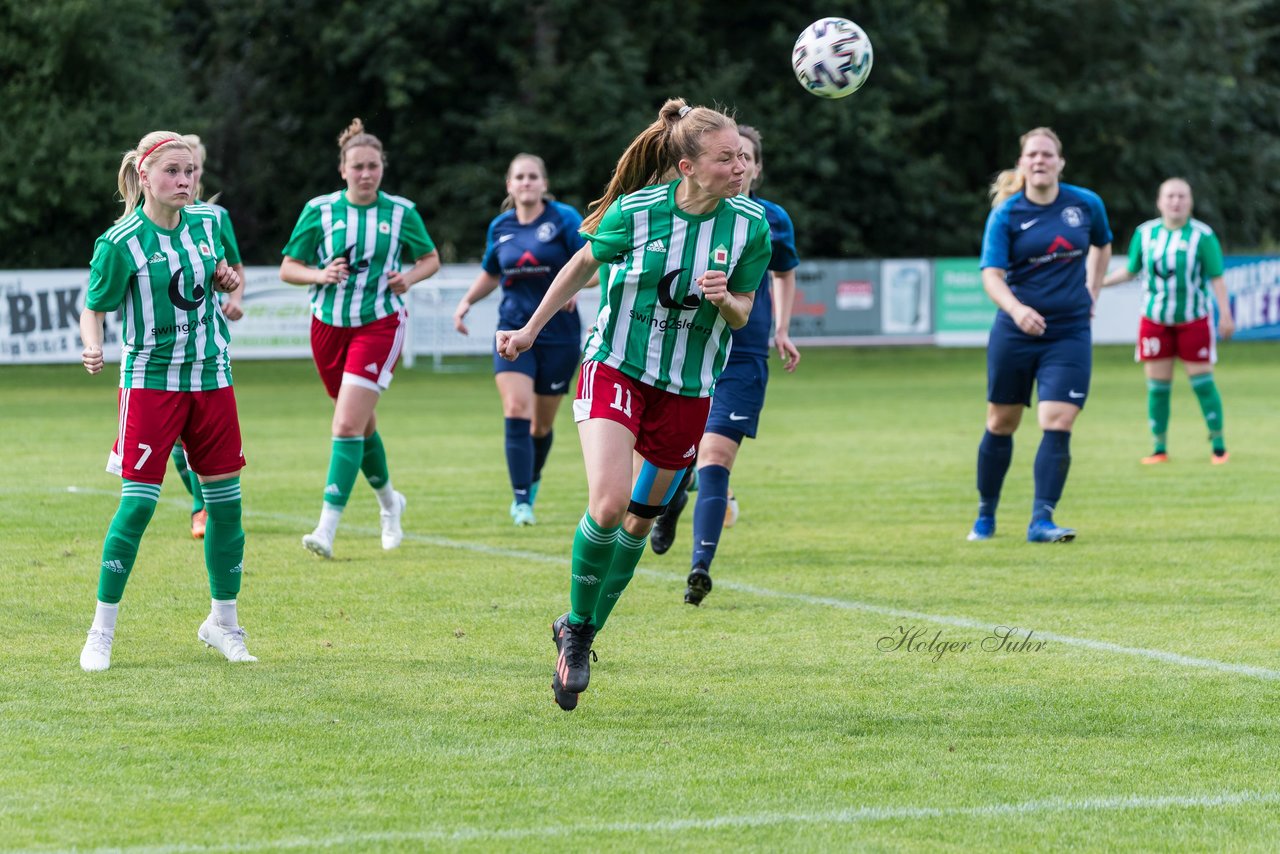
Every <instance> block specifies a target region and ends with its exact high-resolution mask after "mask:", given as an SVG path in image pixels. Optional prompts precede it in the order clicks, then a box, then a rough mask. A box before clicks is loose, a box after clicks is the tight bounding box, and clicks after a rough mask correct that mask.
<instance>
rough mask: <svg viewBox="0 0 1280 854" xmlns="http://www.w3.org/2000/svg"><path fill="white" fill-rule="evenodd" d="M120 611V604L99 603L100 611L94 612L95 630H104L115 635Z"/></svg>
mask: <svg viewBox="0 0 1280 854" xmlns="http://www.w3.org/2000/svg"><path fill="white" fill-rule="evenodd" d="M119 610H120V603H119V602H117V603H115V604H114V605H109V604H107V603H106V602H99V603H98V609H97V610H96V611H94V612H93V627H94V628H95V629H104V630H105V631H108V632H111V633H113V634H114V633H115V630H116V613H117V612H118V611H119Z"/></svg>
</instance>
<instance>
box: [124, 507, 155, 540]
mask: <svg viewBox="0 0 1280 854" xmlns="http://www.w3.org/2000/svg"><path fill="white" fill-rule="evenodd" d="M155 512H156V503H155V502H154V501H139V500H131V501H121V502H120V507H119V508H118V509H117V510H116V518H115V526H118V527H119V528H120V530H122V531H124V532H127V533H128V534H131V535H133V536H138V537H140V536H142V532H143V531H145V530H146V529H147V525H148V524H150V523H151V517H152V516H153V515H155Z"/></svg>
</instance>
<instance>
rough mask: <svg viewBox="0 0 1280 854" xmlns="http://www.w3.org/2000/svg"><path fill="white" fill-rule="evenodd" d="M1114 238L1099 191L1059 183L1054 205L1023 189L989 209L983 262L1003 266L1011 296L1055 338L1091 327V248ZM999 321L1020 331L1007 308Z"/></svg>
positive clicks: (998, 266) (987, 264)
mask: <svg viewBox="0 0 1280 854" xmlns="http://www.w3.org/2000/svg"><path fill="white" fill-rule="evenodd" d="M1110 242H1111V227H1110V225H1108V223H1107V212H1106V209H1105V208H1104V207H1103V204H1102V199H1101V198H1099V197H1098V194H1097V193H1095V192H1093V191H1092V190H1086V189H1085V188H1084V187H1077V186H1075V185H1073V184H1059V185H1058V198H1056V199H1054V200H1053V202H1052V203H1050V204H1047V205H1037V204H1034V203H1032V202H1031V201H1029V200H1028V199H1027V197H1026V195H1025V194H1024V193H1021V192H1019V193H1016V194H1014V195H1013V196H1011V197H1010V198H1008V199H1006V200H1005V201H1004V203H1003V204H1001V205H1000V206H999V207H997V208H995V209H994V210H993V211H991V213H990V214H989V215H988V216H987V226H986V231H985V232H984V233H983V237H982V263H981V266H982V267H983V268H986V267H996V268H999V269H1002V270H1004V271H1005V281H1006V282H1008V284H1009V288H1010V289H1011V290H1012V291H1013V295H1014V296H1015V297H1017V298H1018V301H1019V302H1021V303H1023V304H1025V305H1028V306H1030V307H1031V308H1033V309H1035V310H1036V311H1038V312H1039V313H1040V314H1041V316H1043V317H1044V319H1045V321H1046V329H1045V335H1047V336H1050V337H1053V336H1055V335H1056V334H1058V333H1065V332H1067V331H1068V330H1072V329H1076V328H1079V327H1082V326H1088V325H1089V314H1090V311H1091V309H1092V307H1093V299H1092V298H1091V297H1090V296H1089V290H1088V288H1087V287H1086V285H1085V279H1086V260H1087V258H1088V255H1089V247H1090V246H1091V245H1092V246H1106V245H1107V244H1108V243H1110ZM996 322H997V324H1005V325H1007V326H1009V327H1011V328H1013V329H1017V325H1016V324H1014V323H1013V319H1012V318H1011V317H1009V316H1008V315H1007V314H1005V313H1004V312H1003V311H1001V312H999V314H998V315H997V319H996ZM1019 331H1020V330H1019Z"/></svg>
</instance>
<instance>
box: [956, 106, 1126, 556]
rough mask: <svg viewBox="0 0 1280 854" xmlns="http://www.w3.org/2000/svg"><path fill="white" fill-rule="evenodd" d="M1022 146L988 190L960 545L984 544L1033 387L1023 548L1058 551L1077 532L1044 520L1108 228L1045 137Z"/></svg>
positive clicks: (1072, 413)
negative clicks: (979, 363) (1036, 437)
mask: <svg viewBox="0 0 1280 854" xmlns="http://www.w3.org/2000/svg"><path fill="white" fill-rule="evenodd" d="M1021 145H1022V149H1021V151H1022V153H1021V156H1020V157H1019V158H1018V165H1017V168H1016V169H1009V170H1005V171H1004V172H1001V173H1000V174H999V175H998V176H997V177H996V180H995V182H994V183H993V184H992V185H991V207H992V210H991V213H990V215H988V216H987V226H986V231H985V232H984V234H983V237H982V262H981V263H982V286H983V288H984V289H985V290H986V292H987V296H989V297H991V299H992V300H993V301H994V302H995V303H996V305H998V306H999V307H1000V310H999V311H998V312H997V313H996V320H995V323H994V324H993V325H992V327H991V337H990V340H989V342H988V344H987V401H988V405H987V431H986V434H985V435H984V436H983V437H982V442H981V444H979V445H978V519H977V521H976V522H974V523H973V530H971V531H970V532H969V539H970V540H986V539H990V538H991V537H992V535H994V534H995V531H996V505H997V504H998V503H999V501H1000V488H1001V486H1002V485H1003V484H1004V476H1005V473H1006V472H1007V471H1008V470H1009V461H1010V460H1011V459H1012V458H1013V433H1014V431H1015V430H1017V429H1018V424H1019V422H1021V420H1022V408H1023V407H1024V406H1030V405H1031V387H1032V386H1033V385H1034V386H1036V388H1037V393H1038V395H1039V398H1040V402H1039V405H1038V407H1037V415H1038V417H1039V421H1040V428H1041V429H1042V430H1043V431H1044V436H1043V438H1042V439H1041V440H1040V450H1039V452H1038V453H1037V454H1036V463H1035V501H1034V503H1033V504H1032V509H1031V524H1030V525H1029V526H1028V527H1027V541H1028V542H1032V543H1065V542H1070V541H1071V540H1073V539H1075V536H1076V532H1075V531H1074V530H1072V529H1071V528H1064V527H1061V526H1059V525H1057V524H1055V523H1054V521H1053V511H1054V508H1055V507H1056V506H1057V504H1058V499H1059V498H1061V497H1062V488H1063V485H1064V484H1065V483H1066V481H1067V469H1068V468H1069V467H1070V465H1071V428H1072V426H1073V425H1074V424H1075V420H1076V416H1077V415H1079V414H1080V410H1081V409H1082V408H1083V407H1084V401H1085V398H1086V397H1087V396H1088V394H1089V378H1090V373H1091V368H1092V364H1093V362H1092V360H1093V353H1092V350H1091V347H1092V344H1093V334H1092V330H1091V329H1090V326H1089V322H1090V318H1091V316H1092V313H1093V304H1094V301H1095V300H1096V298H1097V294H1098V289H1099V288H1100V287H1102V280H1103V276H1104V275H1105V274H1106V271H1107V264H1108V263H1109V262H1110V261H1111V227H1110V226H1109V225H1108V224H1107V212H1106V209H1105V208H1104V207H1103V204H1102V199H1100V198H1099V197H1098V195H1097V193H1094V192H1093V191H1091V190H1086V189H1085V188H1083V187H1076V186H1073V185H1071V184H1066V183H1062V182H1061V180H1060V178H1061V176H1062V168H1063V166H1065V165H1066V160H1065V159H1064V158H1063V156H1062V142H1061V140H1059V139H1058V135H1057V134H1056V133H1054V132H1053V131H1052V130H1050V129H1049V128H1045V127H1040V128H1035V129H1034V130H1030V131H1027V132H1026V133H1025V134H1023V135H1022V140H1021ZM1086 247H1088V248H1087V249H1086Z"/></svg>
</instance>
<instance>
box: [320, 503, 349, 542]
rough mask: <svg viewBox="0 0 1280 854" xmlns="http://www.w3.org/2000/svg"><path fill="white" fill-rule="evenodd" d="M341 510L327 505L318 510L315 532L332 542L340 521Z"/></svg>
mask: <svg viewBox="0 0 1280 854" xmlns="http://www.w3.org/2000/svg"><path fill="white" fill-rule="evenodd" d="M342 509H343V508H341V507H334V506H333V505H332V504H328V503H326V504H325V505H324V506H323V507H322V508H320V524H319V525H316V531H318V532H319V533H321V534H324V535H325V536H326V537H328V538H329V539H331V540H332V539H333V538H334V535H336V534H337V533H338V522H340V521H342Z"/></svg>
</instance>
